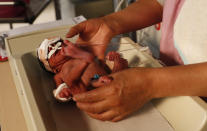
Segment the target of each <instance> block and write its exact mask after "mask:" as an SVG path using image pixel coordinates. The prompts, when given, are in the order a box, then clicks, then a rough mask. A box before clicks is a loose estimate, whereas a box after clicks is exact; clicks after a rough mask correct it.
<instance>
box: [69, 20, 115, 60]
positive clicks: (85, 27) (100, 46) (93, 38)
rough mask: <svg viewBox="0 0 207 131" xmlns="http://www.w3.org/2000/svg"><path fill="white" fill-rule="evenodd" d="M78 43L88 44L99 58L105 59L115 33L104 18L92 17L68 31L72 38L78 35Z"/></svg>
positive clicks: (90, 49)
mask: <svg viewBox="0 0 207 131" xmlns="http://www.w3.org/2000/svg"><path fill="white" fill-rule="evenodd" d="M78 34H79V37H78V39H77V43H78V44H86V45H88V46H87V47H88V48H87V49H89V51H91V52H93V53H94V55H95V56H97V57H98V58H99V59H104V53H105V50H106V48H107V45H108V43H109V42H110V40H111V38H112V37H113V36H114V35H115V34H114V33H113V31H112V29H111V28H110V26H109V25H108V24H107V22H106V20H104V18H97V19H90V20H87V21H84V22H82V23H80V24H78V25H75V26H74V27H72V28H71V29H70V31H69V32H68V33H67V35H66V37H67V38H71V37H73V36H75V35H78Z"/></svg>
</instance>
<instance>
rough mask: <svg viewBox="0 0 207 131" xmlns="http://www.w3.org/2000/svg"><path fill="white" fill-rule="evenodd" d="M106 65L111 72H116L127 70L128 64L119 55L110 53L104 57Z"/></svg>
mask: <svg viewBox="0 0 207 131" xmlns="http://www.w3.org/2000/svg"><path fill="white" fill-rule="evenodd" d="M105 58H106V64H107V65H108V66H109V68H110V69H111V71H112V72H117V71H120V70H123V69H126V68H128V62H127V60H126V59H124V58H121V56H120V54H119V53H117V52H115V51H111V52H109V53H108V54H107V55H106V57H105Z"/></svg>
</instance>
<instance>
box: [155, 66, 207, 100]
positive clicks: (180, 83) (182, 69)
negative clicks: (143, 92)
mask: <svg viewBox="0 0 207 131" xmlns="http://www.w3.org/2000/svg"><path fill="white" fill-rule="evenodd" d="M151 76H152V77H151V78H153V79H152V87H153V90H154V95H155V96H154V97H157V98H159V97H166V96H207V63H200V64H193V65H186V66H175V67H165V68H158V69H154V70H153V71H152V72H151Z"/></svg>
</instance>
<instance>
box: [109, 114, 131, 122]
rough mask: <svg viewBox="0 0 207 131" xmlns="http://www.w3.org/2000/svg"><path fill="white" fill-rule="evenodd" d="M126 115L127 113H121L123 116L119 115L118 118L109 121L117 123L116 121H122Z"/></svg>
mask: <svg viewBox="0 0 207 131" xmlns="http://www.w3.org/2000/svg"><path fill="white" fill-rule="evenodd" d="M127 114H128V113H123V114H121V115H118V116H116V117H114V118H113V119H112V120H111V121H112V122H118V121H120V120H122V119H124V118H125V117H126V116H127Z"/></svg>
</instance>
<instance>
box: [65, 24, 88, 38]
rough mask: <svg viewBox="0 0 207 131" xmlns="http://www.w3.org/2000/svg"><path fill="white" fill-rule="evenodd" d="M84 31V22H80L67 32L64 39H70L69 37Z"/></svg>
mask: <svg viewBox="0 0 207 131" xmlns="http://www.w3.org/2000/svg"><path fill="white" fill-rule="evenodd" d="M84 29H85V22H82V23H80V24H78V25H75V26H73V27H72V28H71V29H70V30H69V32H68V33H67V34H66V37H67V38H71V37H73V36H75V35H77V34H80V33H81V32H83V31H84Z"/></svg>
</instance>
